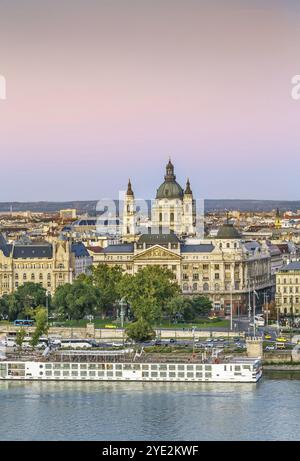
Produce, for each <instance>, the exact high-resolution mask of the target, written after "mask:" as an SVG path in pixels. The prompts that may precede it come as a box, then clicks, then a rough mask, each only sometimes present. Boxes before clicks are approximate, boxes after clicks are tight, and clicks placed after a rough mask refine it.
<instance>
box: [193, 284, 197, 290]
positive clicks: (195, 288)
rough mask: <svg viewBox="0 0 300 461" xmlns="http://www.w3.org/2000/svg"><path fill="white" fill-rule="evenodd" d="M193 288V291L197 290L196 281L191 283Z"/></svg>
mask: <svg viewBox="0 0 300 461" xmlns="http://www.w3.org/2000/svg"><path fill="white" fill-rule="evenodd" d="M193 290H194V291H197V290H198V284H197V283H193Z"/></svg>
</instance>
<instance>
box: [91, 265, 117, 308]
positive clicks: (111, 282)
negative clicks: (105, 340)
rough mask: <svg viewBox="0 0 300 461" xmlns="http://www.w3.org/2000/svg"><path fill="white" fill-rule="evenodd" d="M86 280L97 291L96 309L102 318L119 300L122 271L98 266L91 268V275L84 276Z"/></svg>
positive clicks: (111, 267)
mask: <svg viewBox="0 0 300 461" xmlns="http://www.w3.org/2000/svg"><path fill="white" fill-rule="evenodd" d="M85 278H86V280H87V281H88V282H89V283H91V284H92V285H93V286H94V287H96V288H97V289H98V290H99V303H98V307H99V310H100V313H101V315H102V317H105V316H106V315H107V313H108V311H109V310H110V309H112V308H114V306H115V304H116V302H117V301H118V300H119V299H120V298H121V295H120V285H121V281H122V278H123V270H122V268H121V267H119V266H109V265H107V264H98V266H97V267H92V269H91V275H90V276H85Z"/></svg>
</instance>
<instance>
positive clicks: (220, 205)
mask: <svg viewBox="0 0 300 461" xmlns="http://www.w3.org/2000/svg"><path fill="white" fill-rule="evenodd" d="M204 203H205V210H206V211H214V210H215V211H222V210H225V209H227V210H240V211H272V210H274V209H276V208H279V210H281V211H285V210H292V211H296V210H300V200H297V201H287V200H285V201H283V200H282V201H280V200H237V199H230V200H227V199H220V200H215V199H214V200H212V199H207V200H205V202H204ZM96 204H97V201H96V200H89V201H84V200H83V201H70V202H2V203H1V202H0V212H6V211H10V209H11V207H12V210H13V211H33V212H49V213H54V212H57V211H59V210H61V209H64V208H76V209H77V210H78V212H80V213H91V214H93V213H95V208H96Z"/></svg>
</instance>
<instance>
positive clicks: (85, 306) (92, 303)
mask: <svg viewBox="0 0 300 461" xmlns="http://www.w3.org/2000/svg"><path fill="white" fill-rule="evenodd" d="M100 298H101V296H100V290H99V289H98V288H97V287H95V286H94V285H92V284H91V283H90V282H89V280H88V279H86V278H83V277H80V278H78V279H76V280H75V282H74V283H73V285H71V284H69V283H67V284H65V285H61V286H60V287H58V288H57V290H56V292H55V295H54V298H53V305H54V309H55V312H56V313H57V314H58V315H59V317H62V318H64V319H65V318H67V319H69V320H80V319H82V318H84V317H85V316H87V315H96V314H97V311H98V309H99V304H100Z"/></svg>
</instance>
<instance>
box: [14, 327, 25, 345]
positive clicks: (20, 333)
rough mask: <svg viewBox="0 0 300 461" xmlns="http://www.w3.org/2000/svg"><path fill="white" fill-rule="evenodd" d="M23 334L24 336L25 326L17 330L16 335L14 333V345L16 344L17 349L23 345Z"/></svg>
mask: <svg viewBox="0 0 300 461" xmlns="http://www.w3.org/2000/svg"><path fill="white" fill-rule="evenodd" d="M25 336H26V331H25V328H23V327H22V328H20V329H19V330H18V331H17V335H16V345H17V346H18V348H19V349H21V348H22V346H23V342H24V339H25Z"/></svg>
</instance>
